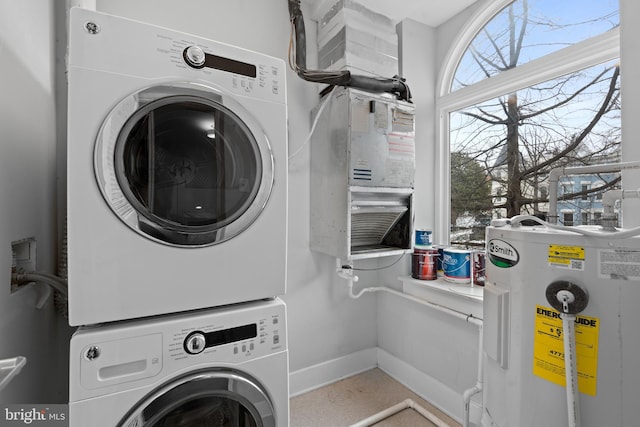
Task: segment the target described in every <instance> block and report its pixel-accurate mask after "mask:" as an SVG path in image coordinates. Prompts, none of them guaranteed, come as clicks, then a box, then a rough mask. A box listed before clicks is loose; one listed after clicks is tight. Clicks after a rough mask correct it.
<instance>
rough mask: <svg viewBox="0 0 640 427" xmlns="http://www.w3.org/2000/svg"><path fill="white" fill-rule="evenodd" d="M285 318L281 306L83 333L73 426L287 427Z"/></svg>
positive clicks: (243, 307)
mask: <svg viewBox="0 0 640 427" xmlns="http://www.w3.org/2000/svg"><path fill="white" fill-rule="evenodd" d="M285 316H286V312H285V305H284V303H283V302H282V301H281V300H279V299H275V300H268V301H259V302H250V303H245V304H238V305H232V306H227V307H223V308H217V309H208V310H197V311H194V312H189V313H182V314H178V315H165V316H158V317H155V318H152V319H146V320H133V321H126V322H114V323H111V324H109V325H107V326H90V327H83V328H80V329H79V330H78V331H77V332H76V333H75V334H74V335H73V337H72V338H71V352H70V357H71V360H70V375H69V376H70V385H69V418H70V426H71V427H92V426H95V427H104V426H118V427H134V426H135V427H151V426H155V427H160V426H172V427H180V426H214V425H215V426H238V425H242V426H246V427H252V426H253V427H287V426H288V425H289V385H288V350H287V332H286V318H285Z"/></svg>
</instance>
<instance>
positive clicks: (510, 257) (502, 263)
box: [487, 239, 520, 268]
mask: <svg viewBox="0 0 640 427" xmlns="http://www.w3.org/2000/svg"><path fill="white" fill-rule="evenodd" d="M487 252H488V254H489V260H490V261H491V263H492V264H493V265H495V266H497V267H500V268H510V267H513V266H514V265H516V264H517V263H518V261H520V254H518V251H517V250H516V248H514V247H513V246H511V245H510V244H509V243H507V242H505V241H504V240H500V239H492V240H489V244H488V245H487Z"/></svg>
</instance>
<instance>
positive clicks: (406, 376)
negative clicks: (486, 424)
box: [378, 348, 482, 424]
mask: <svg viewBox="0 0 640 427" xmlns="http://www.w3.org/2000/svg"><path fill="white" fill-rule="evenodd" d="M378 368H380V369H381V370H382V371H384V372H386V373H387V374H389V375H390V376H391V377H393V378H394V379H396V380H397V381H399V382H400V383H402V384H403V385H404V386H405V387H407V388H408V389H409V390H411V391H413V392H414V393H416V394H417V395H419V396H420V397H422V398H423V399H425V400H426V401H428V402H429V403H431V404H432V405H434V406H435V407H437V408H438V409H440V410H441V411H442V412H444V413H446V414H447V415H449V416H450V417H451V418H453V419H454V420H456V421H458V422H460V423H461V422H462V411H463V408H462V394H460V393H457V392H456V391H455V390H453V389H451V388H449V387H447V386H446V385H444V384H442V383H441V382H440V381H438V380H436V379H435V378H433V377H431V376H429V375H427V374H425V373H424V372H422V371H420V370H418V369H416V368H414V367H413V366H411V365H409V364H408V363H406V362H404V361H402V360H401V359H399V358H397V357H396V356H394V355H392V354H390V353H388V352H386V351H384V350H383V349H381V348H378ZM472 386H473V384H469V387H472ZM470 409H471V412H470V414H469V420H470V422H471V423H472V424H474V423H475V424H477V423H478V422H479V420H480V416H481V414H482V408H481V404H479V403H478V402H475V401H473V400H472V401H471V407H470Z"/></svg>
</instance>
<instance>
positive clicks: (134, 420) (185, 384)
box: [118, 371, 275, 427]
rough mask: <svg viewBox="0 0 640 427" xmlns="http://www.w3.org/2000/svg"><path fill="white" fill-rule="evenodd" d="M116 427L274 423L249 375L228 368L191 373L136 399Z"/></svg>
mask: <svg viewBox="0 0 640 427" xmlns="http://www.w3.org/2000/svg"><path fill="white" fill-rule="evenodd" d="M118 426H119V427H203V426H216V427H218V426H219V427H275V415H274V409H273V405H272V404H271V401H270V400H269V398H268V396H267V393H266V392H265V391H264V390H263V389H262V388H261V387H260V386H259V385H258V384H257V383H256V382H255V381H253V380H252V379H250V378H247V377H245V376H242V375H240V374H237V373H234V372H231V371H218V372H215V371H214V372H205V373H198V374H192V375H190V376H188V377H186V378H183V379H181V380H179V381H176V382H174V383H170V384H168V385H166V386H164V387H162V388H161V389H160V390H158V391H156V392H155V393H152V394H151V395H150V396H148V397H147V398H146V399H144V400H143V401H142V402H140V403H139V404H138V405H137V406H136V407H135V408H134V409H133V410H132V411H131V412H130V413H129V414H128V415H127V416H126V417H125V419H124V420H123V421H122V422H121V423H120V424H118Z"/></svg>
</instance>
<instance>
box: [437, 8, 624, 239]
mask: <svg viewBox="0 0 640 427" xmlns="http://www.w3.org/2000/svg"><path fill="white" fill-rule="evenodd" d="M514 1H515V0H495V1H493V2H491V3H489V4H488V5H487V6H486V7H482V8H481V9H480V10H479V11H478V12H476V14H475V15H474V16H472V17H471V18H470V19H469V21H468V23H467V26H466V28H465V29H464V30H462V31H461V32H460V34H459V35H458V37H457V38H456V39H455V40H454V41H453V43H452V45H451V48H450V49H449V52H448V53H447V55H446V56H445V58H444V61H443V65H442V67H441V69H440V74H439V76H438V82H437V86H436V94H437V97H436V102H435V103H436V120H435V125H436V141H437V144H436V149H435V162H436V164H435V169H436V176H438V177H439V178H440V179H439V180H437V182H435V183H434V184H435V188H434V190H435V191H434V192H435V200H436V206H435V226H434V235H435V236H439V237H438V241H437V242H436V243H438V244H443V245H448V244H449V243H450V224H449V222H450V221H449V217H450V214H449V212H450V210H451V193H450V173H451V171H450V162H449V157H450V141H449V135H450V128H449V115H450V114H451V113H452V112H454V111H457V110H460V109H462V108H464V107H467V106H470V105H474V104H477V103H480V102H483V101H487V100H490V99H494V98H497V97H499V96H503V95H505V94H507V93H511V92H515V91H518V90H521V89H524V88H527V87H530V86H533V85H536V84H539V83H543V82H545V81H548V80H551V79H554V78H557V77H561V76H563V75H566V74H568V73H571V72H573V71H578V70H581V69H585V68H588V67H592V66H596V65H598V64H602V63H605V62H608V61H612V60H614V59H617V58H620V27H619V26H618V27H617V28H614V29H612V30H610V31H607V32H606V33H603V34H600V35H597V36H594V37H591V38H589V39H586V40H583V41H581V42H579V43H576V44H573V45H571V46H568V47H565V48H563V49H560V50H558V51H555V52H552V53H550V54H548V55H546V56H543V57H540V58H537V59H534V60H532V61H529V62H527V63H525V64H522V65H519V66H518V67H516V68H513V69H511V70H507V71H504V72H502V73H500V74H498V75H495V76H493V77H490V78H487V79H484V80H482V81H480V82H478V83H475V84H473V85H470V86H467V87H464V88H460V89H458V90H456V91H454V92H451V86H452V82H453V78H454V75H455V72H456V70H457V68H458V64H459V63H460V61H461V59H462V56H463V55H464V53H465V51H466V50H467V48H468V46H469V44H470V43H471V42H472V41H473V39H474V37H475V36H476V34H477V33H478V32H479V31H481V30H482V28H484V26H485V25H486V24H487V23H488V22H489V21H490V20H491V19H493V18H494V16H495V15H496V14H498V13H499V12H500V11H501V10H502V9H503V8H505V7H506V6H508V5H509V4H511V3H512V2H514Z"/></svg>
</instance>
